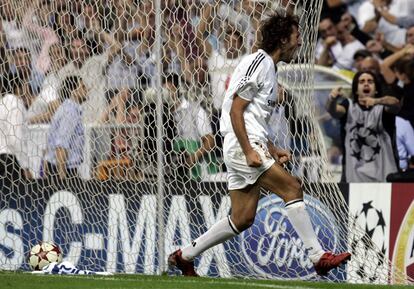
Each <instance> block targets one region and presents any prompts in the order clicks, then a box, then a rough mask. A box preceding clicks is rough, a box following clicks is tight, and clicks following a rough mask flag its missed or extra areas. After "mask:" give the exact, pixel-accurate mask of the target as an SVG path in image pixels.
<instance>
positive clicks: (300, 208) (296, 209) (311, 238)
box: [285, 199, 325, 263]
mask: <svg viewBox="0 0 414 289" xmlns="http://www.w3.org/2000/svg"><path fill="white" fill-rule="evenodd" d="M285 209H286V213H287V215H288V217H289V220H290V223H291V224H292V226H293V228H294V229H295V230H296V233H297V234H298V235H299V238H300V239H301V240H302V242H303V244H304V245H305V248H306V249H308V250H309V258H310V260H311V261H312V262H313V263H317V262H318V261H319V259H320V258H321V256H322V255H323V254H324V253H325V251H324V250H323V249H322V247H321V245H320V244H319V241H318V237H317V236H316V234H315V231H314V230H313V227H312V223H311V221H310V218H309V214H308V212H307V211H306V208H305V203H304V202H303V200H302V199H298V200H293V201H290V202H287V203H286V205H285Z"/></svg>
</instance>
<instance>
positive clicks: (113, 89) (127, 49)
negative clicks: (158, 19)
mask: <svg viewBox="0 0 414 289" xmlns="http://www.w3.org/2000/svg"><path fill="white" fill-rule="evenodd" d="M114 6H115V10H116V15H117V16H116V19H117V21H116V22H115V25H114V27H112V29H111V34H112V35H114V38H115V39H117V40H118V41H119V43H120V45H121V46H122V49H121V51H120V53H119V54H117V55H115V56H114V59H113V61H112V62H111V64H110V65H109V66H108V68H107V70H106V78H107V89H108V91H107V99H111V98H112V97H113V96H114V95H116V94H117V93H118V92H120V91H122V90H124V89H131V90H135V89H137V82H138V81H137V79H138V78H139V77H140V75H141V72H142V71H141V70H140V66H139V65H138V61H136V60H138V55H137V53H136V52H137V50H138V47H139V41H138V35H137V29H138V27H139V23H138V21H137V20H136V19H135V18H134V15H132V14H133V13H135V12H136V8H135V6H134V4H133V3H132V1H129V2H124V1H116V2H114Z"/></svg>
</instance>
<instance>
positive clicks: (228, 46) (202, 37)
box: [197, 4, 246, 110]
mask: <svg viewBox="0 0 414 289" xmlns="http://www.w3.org/2000/svg"><path fill="white" fill-rule="evenodd" d="M212 8H213V7H212V6H211V5H208V4H206V5H205V6H204V7H203V14H202V16H201V20H200V23H199V25H198V27H197V40H198V41H199V42H201V43H199V46H200V47H203V49H202V50H203V53H201V54H202V55H203V56H204V57H206V58H207V59H208V62H207V63H208V71H209V75H210V80H211V91H212V96H213V105H214V108H215V109H216V110H220V109H221V105H222V102H223V99H224V94H225V92H226V89H227V85H228V82H229V80H230V77H231V73H232V72H233V70H234V69H235V68H236V66H237V65H238V64H239V63H240V61H241V60H242V58H243V57H244V56H245V55H246V49H245V46H244V39H243V35H242V34H241V33H240V32H239V31H238V30H236V29H235V28H233V27H231V26H228V27H227V29H225V30H224V33H223V34H224V35H223V37H222V41H221V43H220V44H219V46H218V49H213V46H212V45H211V43H210V42H209V41H208V37H209V34H208V32H206V31H207V30H208V29H207V27H209V26H210V24H211V23H210V22H212V20H213V19H214V17H215V15H214V13H213V12H214V9H212Z"/></svg>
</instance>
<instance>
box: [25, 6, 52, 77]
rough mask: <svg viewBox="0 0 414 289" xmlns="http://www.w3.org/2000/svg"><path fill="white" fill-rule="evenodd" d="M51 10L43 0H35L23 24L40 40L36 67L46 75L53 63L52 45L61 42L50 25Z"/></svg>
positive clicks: (34, 53) (35, 58)
mask: <svg viewBox="0 0 414 289" xmlns="http://www.w3.org/2000/svg"><path fill="white" fill-rule="evenodd" d="M49 11H50V7H48V5H46V4H44V3H42V1H41V0H36V1H34V3H33V5H30V6H29V8H28V10H27V12H26V14H25V15H24V18H23V26H24V27H25V28H26V29H27V31H29V32H32V34H31V35H32V37H33V38H35V39H36V42H38V44H39V45H38V46H39V47H37V49H36V51H35V52H33V51H32V55H34V59H33V60H34V61H33V64H34V67H35V69H36V70H37V71H38V72H39V73H40V74H42V75H45V74H46V73H47V72H48V70H49V69H50V66H51V65H52V61H51V57H50V53H49V49H50V47H51V46H52V45H54V44H56V43H58V42H59V38H58V37H57V35H56V33H55V32H54V31H53V29H52V28H50V27H48V26H47V25H48V22H47V21H48V15H47V12H49Z"/></svg>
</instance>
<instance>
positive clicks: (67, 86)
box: [59, 75, 81, 101]
mask: <svg viewBox="0 0 414 289" xmlns="http://www.w3.org/2000/svg"><path fill="white" fill-rule="evenodd" d="M80 82H81V78H80V77H79V76H77V75H71V76H68V77H66V78H65V79H64V80H63V84H62V86H61V87H60V89H59V97H60V100H61V101H64V100H66V99H68V98H70V96H71V95H72V91H74V90H75V89H77V88H78V87H79V85H80Z"/></svg>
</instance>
